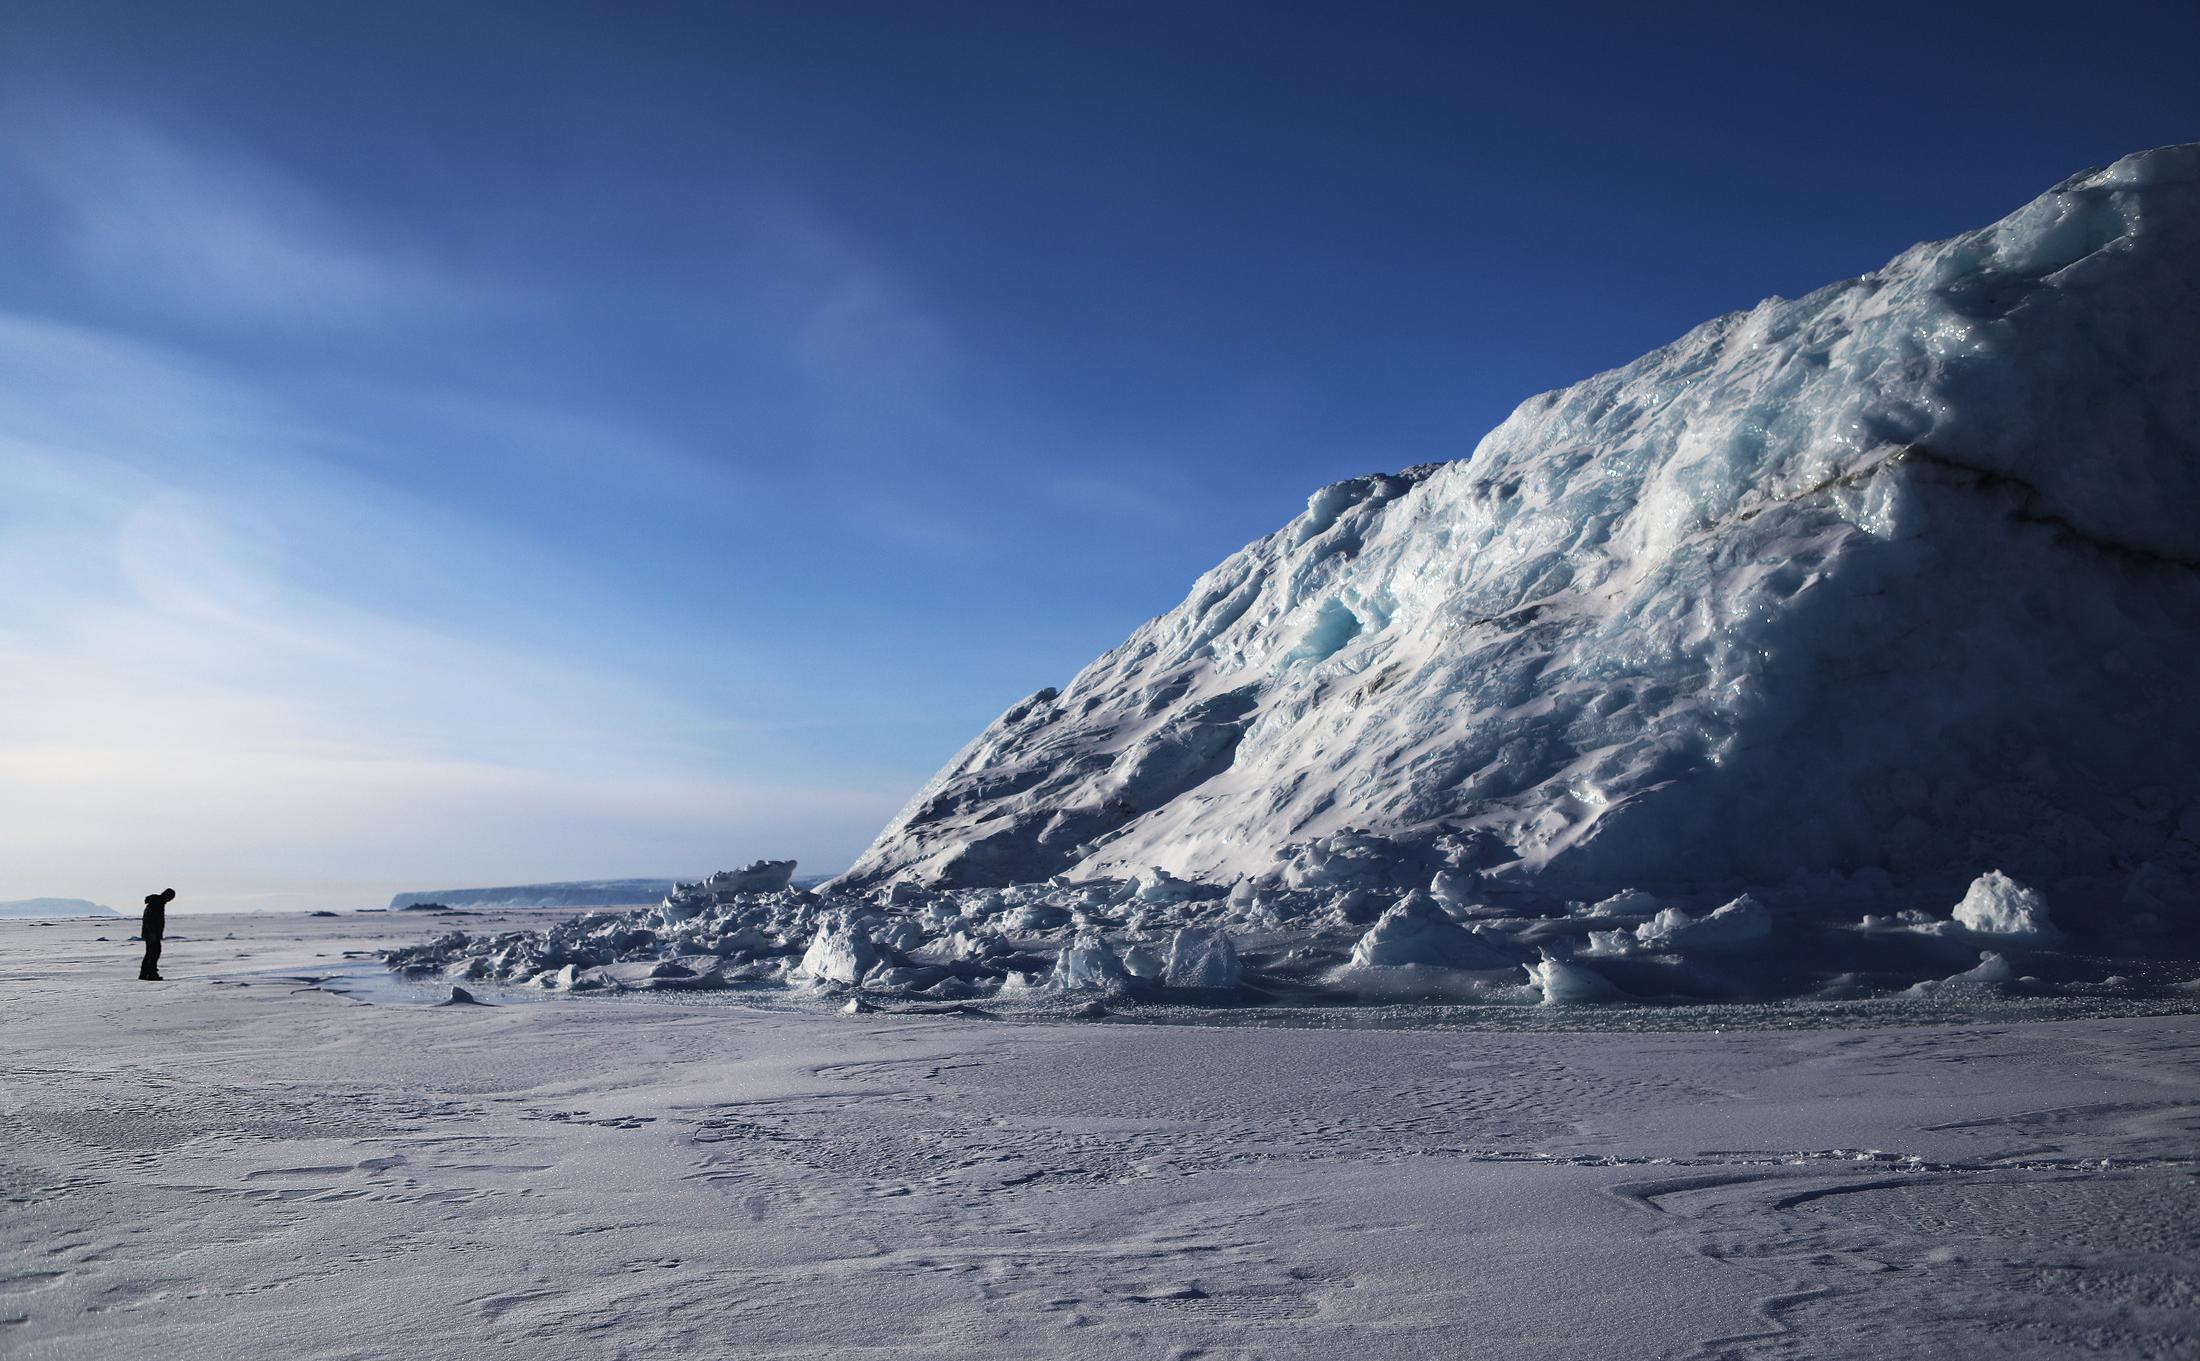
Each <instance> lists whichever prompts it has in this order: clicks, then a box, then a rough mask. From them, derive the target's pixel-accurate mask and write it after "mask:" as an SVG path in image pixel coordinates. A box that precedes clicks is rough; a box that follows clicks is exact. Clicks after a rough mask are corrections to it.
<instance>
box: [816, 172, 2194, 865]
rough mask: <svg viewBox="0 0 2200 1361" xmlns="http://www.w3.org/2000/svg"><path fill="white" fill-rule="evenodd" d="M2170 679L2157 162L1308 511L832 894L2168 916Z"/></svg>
mask: <svg viewBox="0 0 2200 1361" xmlns="http://www.w3.org/2000/svg"><path fill="white" fill-rule="evenodd" d="M2196 672H2200V145H2190V146H2179V147H2170V148H2165V149H2162V150H2157V151H2151V152H2146V153H2143V154H2140V155H2134V156H2130V157H2126V158H2125V159H2123V160H2121V161H2118V162H2117V163H2116V164H2114V165H2112V166H2109V167H2108V168H2106V169H2102V170H2094V171H2090V172H2087V173H2085V174H2081V175H2079V176H2076V177H2074V178H2072V179H2070V180H2068V181H2066V182H2064V183H2063V184H2061V185H2059V186H2057V187H2056V188H2054V189H2053V190H2051V191H2049V192H2048V193H2046V194H2045V195H2043V196H2041V197H2040V198H2038V199H2037V200H2035V201H2033V202H2032V203H2030V204H2027V205H2026V206H2025V207H2023V208H2021V209H2019V210H2018V211H2017V212H2015V213H2013V214H2011V215H2010V216H2009V217H2007V218H2005V219H2003V220H2002V221H2000V222H1998V223H1995V224H1994V225H1993V226H1990V227H1987V228H1984V229H1983V230H1980V231H1975V232H1972V233H1970V234H1968V235H1965V236H1961V237H1957V238H1955V239H1953V240H1949V241H1942V242H1937V243H1933V244H1927V245H1920V246H1917V247H1914V248H1912V249H1910V250H1909V251H1906V252H1905V253H1903V254H1902V255H1901V256H1899V257H1898V258H1896V259H1895V260H1893V261H1892V262H1890V263H1889V264H1888V265H1886V266H1885V267H1884V268H1882V269H1880V270H1878V271H1876V272H1874V273H1871V274H1867V275H1865V276H1863V277H1862V278H1858V279H1852V280H1849V281H1847V282H1844V283H1838V284H1833V285H1831V286H1829V287H1826V288H1823V289H1820V290H1819V291H1817V292H1815V293H1812V294H1810V295H1809V296H1807V297H1803V298H1800V299H1796V300H1793V301H1790V300H1785V299H1779V298H1774V299H1770V300H1768V301H1766V302H1764V303H1762V304H1760V305H1758V306H1757V307H1755V308H1753V309H1751V310H1749V311H1746V312H1737V313H1734V314H1732V315H1729V316H1724V317H1721V318H1718V319H1717V320H1715V321H1711V322H1708V323H1706V324H1705V325H1702V326H1700V327H1698V328H1696V329H1695V330H1693V331H1691V332H1689V333H1688V334H1687V335H1685V336H1683V337H1681V338H1680V339H1679V340H1677V341H1675V342H1673V343H1672V344H1670V345H1668V346H1666V347H1665V348H1663V349H1661V350H1658V351H1656V352H1654V353H1652V354H1649V355H1646V356H1644V357H1643V358H1641V359H1639V360H1637V361H1635V362H1634V363H1632V364H1629V365H1627V366H1626V367H1624V368H1620V369H1615V370H1613V371H1611V372H1609V373H1604V374H1600V375H1598V376H1596V377H1594V378H1590V379H1588V380H1587V381H1585V382H1582V383H1578V384H1576V385H1574V386H1572V387H1569V388H1565V389H1563V390H1560V391H1556V392H1549V393H1545V394H1543V395H1541V396H1538V397H1534V398H1531V399H1530V400H1529V401H1527V402H1526V403H1524V404H1523V405H1521V406H1520V408H1519V409H1518V410H1516V411H1515V412H1514V413H1513V414H1512V416H1511V417H1510V418H1508V419H1507V420H1506V421H1505V422H1504V424H1502V425H1500V426H1499V427H1498V428H1497V429H1495V430H1494V431H1492V432H1490V434H1489V435H1488V436H1486V437H1485V438H1484V439H1483V440H1482V442H1481V443H1480V445H1479V446H1477V447H1476V449H1475V450H1474V452H1473V454H1472V456H1470V457H1468V458H1466V459H1463V460H1460V461H1458V462H1453V463H1444V464H1432V465H1428V466H1423V467H1417V468H1412V469H1408V470H1406V471H1404V472H1401V473H1394V474H1384V475H1375V476H1369V477H1361V478H1355V479H1353V480H1351V481H1348V482H1341V483H1338V484H1336V485H1334V486H1330V487H1325V488H1323V489H1321V490H1320V491H1318V492H1316V493H1315V494H1314V495H1313V497H1312V498H1311V499H1310V500H1309V502H1308V504H1307V508H1306V512H1305V514H1303V515H1301V516H1299V517H1298V518H1297V519H1295V520H1293V521H1292V522H1291V523H1289V524H1287V525H1285V526H1284V527H1283V528H1281V529H1279V530H1277V531H1276V532H1275V533H1273V534H1271V535H1269V536H1268V537H1266V538H1264V539H1261V540H1259V541H1258V542H1256V543H1253V544H1251V545H1248V546H1247V547H1246V548H1245V549H1244V550H1242V551H1241V552H1239V553H1237V554H1235V555H1233V556H1232V557H1230V558H1229V559H1227V560H1226V561H1224V562H1223V563H1222V564H1221V565H1220V566H1218V567H1216V568H1215V569H1214V570H1212V571H1210V572H1208V573H1207V574H1206V575H1205V576H1203V577H1201V578H1200V579H1199V581H1198V582H1196V583H1195V584H1194V586H1193V588H1192V591H1191V594H1190V595H1189V596H1187V597H1186V598H1185V600H1184V602H1183V603H1182V604H1181V605H1179V606H1177V607H1176V608H1175V609H1173V610H1170V611H1169V612H1168V613H1166V614H1164V615H1162V616H1160V617H1159V618H1157V619H1154V620H1153V621H1151V622H1150V623H1148V624H1146V625H1145V626H1144V627H1143V628H1140V629H1139V630H1138V631H1137V632H1136V633H1134V634H1133V635H1132V636H1131V637H1130V638H1129V639H1128V640H1126V641H1125V642H1124V643H1123V644H1122V645H1120V646H1119V647H1117V648H1115V649H1114V650H1113V651H1111V652H1109V653H1107V654H1106V655H1105V656H1103V657H1101V658H1100V659H1099V660H1097V661H1095V662H1093V663H1092V664H1091V665H1090V666H1088V667H1086V668H1085V670H1084V671H1082V672H1081V673H1079V674H1078V676H1077V677H1076V678H1075V679H1074V680H1072V681H1071V682H1070V683H1069V685H1068V686H1066V687H1065V688H1063V689H1061V690H1059V691H1056V690H1053V689H1047V690H1041V691H1040V692H1038V693H1037V694H1035V695H1033V696H1031V697H1030V698H1029V699H1026V700H1024V701H1023V702H1022V703H1020V704H1017V705H1016V706H1015V707H1013V708H1011V709H1010V710H1009V711H1008V712H1007V713H1005V714H1003V715H1002V716H1001V717H1000V718H999V719H998V720H997V721H996V722H995V723H994V724H993V725H992V726H991V727H990V728H988V729H987V730H986V731H985V732H984V733H982V734H981V735H980V736H979V737H978V738H977V739H976V740H975V741H973V742H972V743H971V744H970V745H969V746H968V747H966V748H965V749H964V750H963V751H962V752H961V753H960V754H959V755H957V756H956V757H955V758H954V760H953V761H951V762H950V763H949V764H948V766H947V767H946V769H944V770H942V771H941V772H940V773H939V774H938V775H937V776H936V777H935V778H934V779H933V780H932V781H931V782H930V783H929V784H928V785H926V786H925V788H924V789H923V790H922V791H921V792H920V793H919V794H918V795H917V797H916V798H915V800H914V801H912V802H911V803H910V804H909V806H908V807H907V808H906V809H904V810H903V811H902V813H901V814H900V815H899V816H898V817H896V818H895V819H894V821H893V822H892V823H891V824H890V825H889V826H888V827H887V828H886V830H885V831H884V832H883V833H882V834H881V836H880V837H879V838H878V840H877V841H876V843H874V844H873V845H872V846H871V848H870V849H869V850H868V851H867V852H866V853H865V854H864V855H863V857H862V858H861V860H860V861H858V863H857V864H856V865H855V866H854V867H853V868H852V869H851V870H850V871H849V873H848V874H847V875H846V876H844V878H843V880H842V881H841V882H842V883H843V884H844V885H849V886H857V885H863V884H872V883H878V882H882V881H887V880H910V881H917V882H920V883H924V884H932V885H947V886H980V885H996V884H1004V883H1009V882H1019V881H1033V880H1038V879H1042V878H1045V877H1048V876H1052V875H1056V874H1069V875H1072V876H1077V877H1090V876H1100V875H1112V876H1127V875H1131V874H1140V873H1147V872H1148V871H1149V867H1153V866H1159V867H1164V868H1166V869H1167V870H1169V871H1172V872H1173V873H1175V874H1177V875H1180V876H1185V877H1186V878H1190V879H1195V880H1203V881H1208V882H1227V881H1229V880H1231V879H1233V878H1236V877H1238V876H1264V875H1281V876H1283V877H1284V878H1285V879H1286V880H1288V879H1289V878H1290V876H1292V875H1297V876H1299V877H1300V878H1301V879H1308V878H1318V877H1319V875H1320V874H1321V873H1322V866H1323V865H1325V864H1328V863H1332V862H1334V861H1335V860H1336V859H1337V857H1339V856H1352V855H1364V856H1368V857H1373V858H1375V859H1386V858H1387V859H1388V860H1390V861H1392V862H1397V863H1402V864H1404V865H1406V866H1408V867H1409V868H1410V869H1411V871H1412V873H1413V874H1424V872H1426V871H1434V870H1438V869H1444V868H1450V869H1452V870H1455V871H1472V872H1478V873H1479V874H1480V875H1482V876H1485V881H1486V880H1487V879H1494V880H1497V881H1502V880H1505V879H1507V878H1517V879H1521V880H1523V881H1527V882H1531V883H1534V884H1537V885H1542V886H1548V887H1552V888H1555V889H1560V890H1564V891H1566V892H1568V893H1580V894H1595V893H1602V892H1607V891H1611V890H1614V889H1618V888H1620V887H1622V886H1625V885H1643V886H1648V887H1652V888H1656V887H1658V886H1661V885H1672V886H1680V887H1696V888H1703V887H1717V886H1729V885H1742V884H1751V883H1774V882H1782V881H1785V880H1787V879H1788V878H1789V877H1790V876H1792V875H1794V874H1796V873H1797V872H1804V873H1806V874H1807V873H1812V872H1816V873H1819V874H1820V875H1821V876H1822V875H1824V874H1825V873H1827V872H1839V873H1849V874H1854V873H1857V872H1866V873H1868V872H1870V871H1874V870H1877V871H1884V872H1885V873H1887V874H1889V875H1891V876H1893V877H1894V878H1896V879H1897V880H1919V879H1924V878H1934V877H1940V878H1946V879H1947V880H1949V881H1951V882H1955V881H1968V880H1969V879H1970V878H1971V877H1972V876H1974V875H1976V874H1977V873H1978V872H1980V871H1981V870H1983V869H1986V868H1989V867H1996V868H1999V869H2002V870H2006V871H2008V872H2009V873H2011V874H2015V875H2018V876H2020V877H2023V878H2025V879H2027V881H2030V882H2048V883H2058V884H2061V885H2064V886H2065V887H2066V888H2068V887H2079V888H2084V887H2088V886H2090V887H2092V888H2098V889H2099V890H2100V891H2101V892H2102V893H2104V894H2109V895H2111V896H2113V894H2114V893H2116V892H2118V891H2120V888H2119V886H2120V885H2122V884H2123V883H2124V882H2125V881H2126V880H2127V879H2129V878H2130V877H2131V876H2132V875H2133V874H2134V873H2135V872H2138V873H2141V874H2142V875H2143V876H2151V881H2152V882H2154V883H2155V884H2157V885H2159V884H2161V883H2162V882H2164V881H2165V877H2166V879H2167V880H2168V881H2170V882H2174V883H2183V884H2187V885H2189V882H2190V880H2189V877H2188V878H2185V879H2179V878H2178V876H2180V875H2183V876H2189V875H2190V874H2191V873H2192V872H2193V871H2194V870H2195V869H2196V868H2200V684H2196ZM1420 882H1422V883H1426V882H1428V880H1427V878H1426V877H1425V874H1424V877H1422V878H1421V879H1420Z"/></svg>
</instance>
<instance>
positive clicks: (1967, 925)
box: [1955, 870, 2062, 941]
mask: <svg viewBox="0 0 2200 1361" xmlns="http://www.w3.org/2000/svg"><path fill="white" fill-rule="evenodd" d="M1955 922H1956V924H1957V925H1958V926H1961V927H1963V928H1964V929H1966V930H1969V931H1976V932H1977V933H1979V934H1980V935H1982V936H2009V937H2014V938H2020V939H2024V940H2035V941H2054V940H2059V939H2060V938H2061V936H2062V932H2060V931H2058V930H2056V929H2055V924H2054V922H2052V921H2050V920H2049V919H2048V915H2047V903H2046V901H2045V900H2043V899H2042V898H2041V897H2040V895H2039V894H2038V893H2036V892H2034V891H2033V890H2031V889H2029V888H2026V887H2025V886H2024V885H2022V884H2020V883H2018V882H2016V881H2015V880H2014V879H2011V878H2010V877H2009V876H2008V875H2006V874H2003V873H2002V872H2001V871H2000V870H1988V871H1986V873H1984V874H1982V875H1980V876H1979V877H1978V878H1977V879H1975V880H1973V881H1972V883H1971V888H1970V891H1969V892H1967V893H1965V894H1964V895H1963V901H1962V902H1960V903H1957V904H1956V911H1955Z"/></svg>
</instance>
